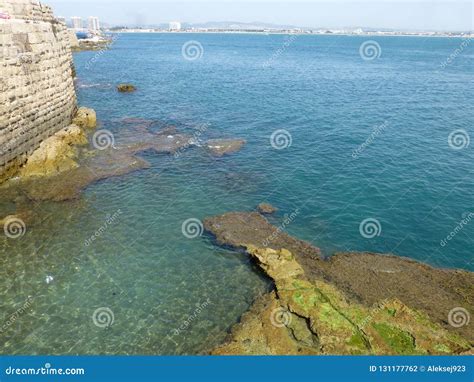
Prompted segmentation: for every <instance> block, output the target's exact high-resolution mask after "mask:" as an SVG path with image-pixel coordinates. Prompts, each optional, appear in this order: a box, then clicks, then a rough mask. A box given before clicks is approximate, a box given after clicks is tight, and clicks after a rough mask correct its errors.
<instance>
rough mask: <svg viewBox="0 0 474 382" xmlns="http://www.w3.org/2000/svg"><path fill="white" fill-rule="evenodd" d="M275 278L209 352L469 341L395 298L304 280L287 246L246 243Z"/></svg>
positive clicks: (421, 346) (430, 346) (460, 345)
mask: <svg viewBox="0 0 474 382" xmlns="http://www.w3.org/2000/svg"><path fill="white" fill-rule="evenodd" d="M247 252H248V253H249V254H250V255H251V256H253V257H254V258H255V259H256V260H257V263H258V264H259V265H260V267H262V269H264V270H265V272H266V273H267V274H268V275H269V276H270V277H271V278H273V280H274V281H275V286H276V290H275V292H272V293H270V294H267V295H265V296H264V297H263V298H261V299H260V300H259V301H257V303H256V304H255V305H254V307H253V308H252V310H251V311H250V312H249V313H247V314H245V315H244V316H243V317H242V320H241V323H240V324H238V325H237V326H236V327H234V329H233V330H232V335H231V338H230V339H229V341H228V342H227V343H226V344H224V345H223V346H221V347H219V348H217V349H215V350H214V351H213V352H212V353H213V354H219V355H223V354H289V355H292V354H385V355H401V354H459V353H462V352H465V351H468V350H469V349H470V344H469V342H468V341H466V340H465V339H463V338H462V337H460V336H458V335H457V334H454V333H450V332H448V331H447V330H445V329H443V328H442V327H441V326H440V325H438V324H435V323H433V322H432V321H431V320H430V319H429V318H428V317H427V316H426V315H425V314H423V313H421V312H418V311H416V310H414V309H411V308H409V307H407V306H406V305H404V304H403V303H402V302H400V301H399V300H397V299H391V300H386V301H383V303H382V304H381V305H379V306H374V307H370V308H368V307H365V306H363V305H361V304H359V303H357V302H354V301H351V300H349V299H348V298H347V296H345V295H344V294H343V293H342V292H341V291H340V290H338V289H337V288H336V287H334V286H333V285H331V284H329V283H327V282H325V281H321V280H311V281H310V280H308V278H307V276H306V275H305V273H304V270H303V268H302V267H301V265H300V264H299V263H298V262H297V261H296V258H295V256H294V255H293V254H292V253H291V252H289V251H288V250H286V249H281V250H273V249H269V248H257V247H254V246H249V247H248V248H247Z"/></svg>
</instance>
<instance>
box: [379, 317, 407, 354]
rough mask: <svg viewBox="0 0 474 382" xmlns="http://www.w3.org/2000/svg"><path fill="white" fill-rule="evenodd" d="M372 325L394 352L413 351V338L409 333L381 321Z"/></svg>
mask: <svg viewBox="0 0 474 382" xmlns="http://www.w3.org/2000/svg"><path fill="white" fill-rule="evenodd" d="M372 326H373V328H374V329H375V330H376V331H377V333H378V334H379V335H380V336H381V337H382V339H383V340H384V341H385V343H386V344H387V345H388V346H390V348H391V349H392V350H393V351H394V352H395V353H397V354H414V353H415V350H416V346H415V340H414V338H413V337H412V335H411V334H410V333H408V332H405V331H403V330H401V329H399V328H397V327H395V326H392V325H388V324H386V323H383V322H381V323H373V324H372Z"/></svg>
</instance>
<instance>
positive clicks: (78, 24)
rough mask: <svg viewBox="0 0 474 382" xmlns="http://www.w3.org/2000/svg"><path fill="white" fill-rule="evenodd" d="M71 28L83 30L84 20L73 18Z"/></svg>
mask: <svg viewBox="0 0 474 382" xmlns="http://www.w3.org/2000/svg"><path fill="white" fill-rule="evenodd" d="M71 26H72V27H73V28H74V29H82V27H83V25H82V18H80V17H77V16H73V17H71Z"/></svg>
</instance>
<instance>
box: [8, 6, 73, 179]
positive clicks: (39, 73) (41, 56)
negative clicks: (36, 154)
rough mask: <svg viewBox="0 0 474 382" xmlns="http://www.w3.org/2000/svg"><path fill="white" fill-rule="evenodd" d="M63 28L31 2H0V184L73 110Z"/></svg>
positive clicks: (65, 122) (48, 12)
mask: <svg viewBox="0 0 474 382" xmlns="http://www.w3.org/2000/svg"><path fill="white" fill-rule="evenodd" d="M69 38H70V37H69V32H68V29H67V27H66V25H65V24H63V23H61V22H59V21H58V20H56V19H55V17H54V15H53V12H52V9H51V8H50V7H48V6H46V5H44V4H41V3H40V2H38V1H35V0H0V182H2V181H3V180H5V179H6V178H7V177H9V176H11V175H13V174H14V173H15V172H16V171H17V170H18V168H19V167H20V166H21V165H22V164H24V163H25V162H26V160H27V158H28V156H29V155H31V153H32V152H33V151H34V150H36V149H37V148H38V147H39V145H40V143H41V142H42V141H44V140H45V139H46V138H48V137H50V136H52V135H53V134H55V133H56V132H58V131H59V130H61V129H63V128H65V127H66V126H68V125H70V124H71V120H72V117H73V115H74V113H75V112H76V110H77V100H76V93H75V89H74V83H73V71H74V67H73V60H72V54H71V48H70V41H69Z"/></svg>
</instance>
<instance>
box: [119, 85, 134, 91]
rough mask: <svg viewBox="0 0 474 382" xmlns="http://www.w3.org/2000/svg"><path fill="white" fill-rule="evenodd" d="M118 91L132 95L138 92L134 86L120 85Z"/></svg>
mask: <svg viewBox="0 0 474 382" xmlns="http://www.w3.org/2000/svg"><path fill="white" fill-rule="evenodd" d="M117 90H118V91H119V92H120V93H131V92H134V91H135V90H137V88H136V87H135V86H133V85H132V84H120V85H118V86H117Z"/></svg>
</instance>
